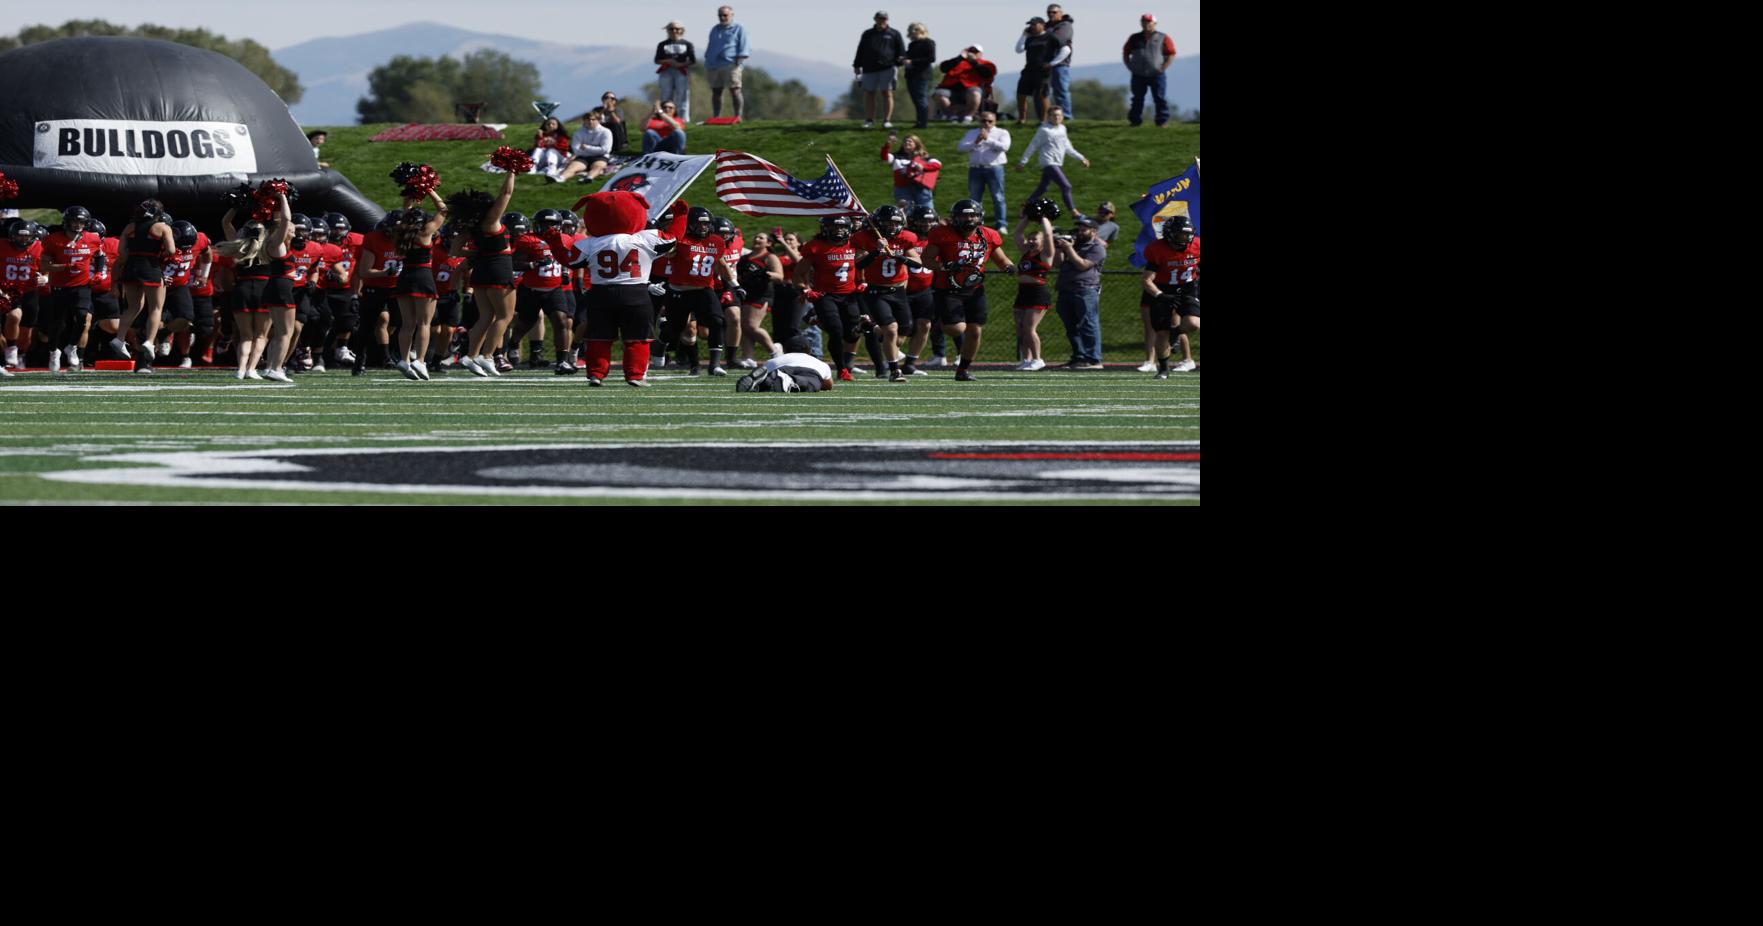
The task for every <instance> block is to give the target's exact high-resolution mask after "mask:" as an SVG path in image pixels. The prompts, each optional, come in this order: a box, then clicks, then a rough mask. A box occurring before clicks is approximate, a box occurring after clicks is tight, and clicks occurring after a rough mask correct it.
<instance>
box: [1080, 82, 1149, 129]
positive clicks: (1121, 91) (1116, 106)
mask: <svg viewBox="0 0 1763 926" xmlns="http://www.w3.org/2000/svg"><path fill="white" fill-rule="evenodd" d="M1128 89H1129V88H1127V87H1123V86H1109V85H1107V84H1104V83H1102V82H1101V81H1099V80H1080V81H1078V82H1077V83H1074V84H1072V85H1071V108H1072V109H1074V110H1076V111H1077V116H1078V118H1079V119H1083V120H1086V121H1088V120H1091V119H1125V118H1126V95H1127V91H1128ZM1149 104H1150V101H1149V100H1146V105H1149Z"/></svg>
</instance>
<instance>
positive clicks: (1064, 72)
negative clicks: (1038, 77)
mask: <svg viewBox="0 0 1763 926" xmlns="http://www.w3.org/2000/svg"><path fill="white" fill-rule="evenodd" d="M1071 29H1072V27H1071V17H1070V16H1069V15H1067V14H1066V12H1065V8H1064V7H1062V6H1060V5H1059V4H1057V3H1050V4H1048V5H1047V32H1048V33H1049V34H1050V35H1052V36H1053V57H1052V58H1050V59H1048V61H1047V69H1048V70H1047V77H1048V81H1049V83H1050V84H1051V85H1052V96H1053V104H1054V105H1056V106H1058V107H1059V108H1060V109H1063V110H1065V118H1067V119H1073V118H1076V116H1074V115H1073V114H1072V112H1071Z"/></svg>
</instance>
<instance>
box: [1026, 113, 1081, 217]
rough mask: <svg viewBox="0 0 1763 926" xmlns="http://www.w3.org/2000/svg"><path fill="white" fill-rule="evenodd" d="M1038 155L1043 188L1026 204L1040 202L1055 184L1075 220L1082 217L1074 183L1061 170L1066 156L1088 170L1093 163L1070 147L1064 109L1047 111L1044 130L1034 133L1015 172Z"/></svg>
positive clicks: (1038, 189)
mask: <svg viewBox="0 0 1763 926" xmlns="http://www.w3.org/2000/svg"><path fill="white" fill-rule="evenodd" d="M1036 154H1039V155H1040V158H1041V185H1040V186H1037V187H1035V191H1034V192H1033V193H1030V194H1028V199H1026V200H1024V202H1025V203H1032V202H1034V201H1035V200H1037V199H1040V198H1041V194H1042V193H1045V192H1047V186H1048V185H1049V184H1055V183H1056V184H1058V185H1059V193H1060V195H1062V196H1064V197H1065V208H1066V209H1068V210H1070V211H1071V214H1072V215H1073V216H1074V217H1075V216H1077V215H1081V214H1082V213H1079V212H1078V211H1077V204H1076V203H1075V202H1072V199H1071V181H1070V180H1067V179H1065V171H1064V170H1061V168H1062V167H1063V166H1064V164H1065V156H1066V155H1067V154H1070V155H1072V156H1073V157H1075V158H1077V159H1078V160H1080V161H1082V162H1083V165H1084V166H1085V167H1089V166H1090V159H1089V158H1086V157H1084V156H1083V154H1082V153H1080V152H1079V151H1078V150H1077V149H1076V148H1073V147H1071V139H1070V138H1069V137H1068V136H1067V135H1066V134H1065V110H1064V109H1061V108H1060V107H1058V106H1053V107H1049V108H1048V109H1047V121H1046V122H1043V123H1041V127H1040V128H1039V129H1037V130H1036V131H1035V137H1034V140H1033V141H1031V142H1029V143H1028V148H1027V149H1025V150H1024V151H1023V152H1022V160H1021V161H1019V162H1017V164H1016V169H1017V170H1022V169H1023V168H1024V167H1027V166H1028V159H1029V158H1032V157H1034V156H1035V155H1036Z"/></svg>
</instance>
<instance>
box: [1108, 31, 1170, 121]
mask: <svg viewBox="0 0 1763 926" xmlns="http://www.w3.org/2000/svg"><path fill="white" fill-rule="evenodd" d="M1120 57H1121V60H1122V61H1124V62H1126V69H1127V70H1128V71H1131V72H1132V106H1131V107H1130V108H1128V109H1127V111H1126V121H1127V122H1128V123H1129V124H1131V125H1138V124H1139V123H1140V122H1143V121H1144V111H1145V91H1146V90H1150V91H1151V99H1152V100H1153V101H1155V102H1156V104H1157V124H1158V125H1159V126H1163V125H1167V124H1168V123H1169V101H1168V100H1166V99H1164V98H1163V95H1164V92H1165V91H1166V90H1167V89H1168V84H1169V80H1168V78H1167V77H1166V76H1165V75H1164V73H1163V72H1164V71H1167V70H1169V63H1170V62H1171V61H1174V60H1175V40H1174V39H1171V38H1170V37H1169V36H1167V35H1164V34H1163V33H1161V32H1158V31H1157V17H1156V16H1154V15H1152V14H1150V13H1146V14H1145V15H1143V16H1140V17H1139V31H1137V32H1134V33H1133V34H1132V35H1129V36H1127V39H1126V47H1125V48H1123V49H1121V52H1120Z"/></svg>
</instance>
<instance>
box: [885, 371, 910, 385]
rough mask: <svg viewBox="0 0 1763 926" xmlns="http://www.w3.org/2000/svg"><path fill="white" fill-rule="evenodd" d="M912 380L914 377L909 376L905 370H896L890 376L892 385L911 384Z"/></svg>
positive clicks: (889, 380) (889, 379)
mask: <svg viewBox="0 0 1763 926" xmlns="http://www.w3.org/2000/svg"><path fill="white" fill-rule="evenodd" d="M911 380H912V377H910V376H907V375H906V371H905V370H895V371H894V372H892V373H889V374H888V382H890V383H905V382H911Z"/></svg>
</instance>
